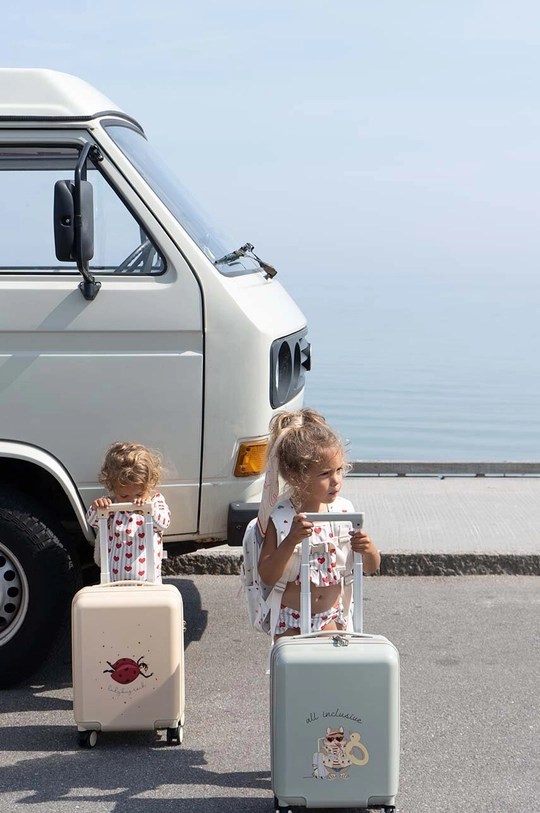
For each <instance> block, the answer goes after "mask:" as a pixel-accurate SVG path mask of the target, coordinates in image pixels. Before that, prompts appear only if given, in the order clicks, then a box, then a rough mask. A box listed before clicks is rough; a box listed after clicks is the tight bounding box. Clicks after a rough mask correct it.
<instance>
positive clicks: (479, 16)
mask: <svg viewBox="0 0 540 813" xmlns="http://www.w3.org/2000/svg"><path fill="white" fill-rule="evenodd" d="M0 42H1V46H2V47H1V53H2V57H1V63H2V66H4V67H44V68H51V69H55V70H60V71H64V72H67V73H72V74H75V75H77V76H79V77H81V78H83V79H85V80H86V81H88V82H90V83H91V84H93V85H94V86H96V87H97V88H98V89H99V90H100V91H101V92H103V93H104V94H105V95H107V96H109V97H110V98H111V99H112V100H113V101H114V102H116V103H117V104H118V105H120V106H121V107H122V108H123V109H124V110H125V111H126V112H127V113H129V114H130V115H132V116H134V117H135V118H136V119H137V120H138V121H139V122H140V123H141V124H142V126H143V127H144V129H145V132H146V134H147V136H148V138H149V140H150V141H151V142H152V143H153V145H154V146H155V147H156V148H157V149H158V150H159V152H161V154H162V155H163V157H164V158H165V160H166V162H167V163H168V164H169V166H170V167H171V168H172V169H173V170H174V171H175V172H176V174H178V176H179V177H180V179H181V180H182V181H183V183H184V184H185V186H187V187H188V189H190V191H191V192H192V193H193V195H194V196H195V197H196V198H197V199H198V200H199V201H200V202H201V203H202V205H203V207H204V208H205V209H206V210H207V212H208V213H209V214H210V216H211V218H212V220H213V221H214V222H215V223H216V225H219V226H221V227H223V228H224V229H225V230H226V231H227V232H229V233H230V234H231V235H233V237H234V238H235V242H237V243H238V245H240V244H242V243H244V242H246V241H250V242H251V243H253V244H254V245H255V248H256V251H257V253H258V254H259V256H261V257H262V258H263V259H265V260H267V261H268V262H270V263H272V264H273V265H275V266H276V267H277V268H278V270H280V271H283V273H284V278H282V281H283V282H284V284H285V285H286V276H287V274H295V275H296V274H309V272H310V271H314V270H316V271H326V270H327V271H328V272H329V273H331V271H332V268H340V269H350V270H351V271H355V270H358V269H361V270H363V271H369V272H371V271H373V272H381V271H392V272H395V271H404V272H407V271H411V270H420V271H428V272H432V273H439V272H449V273H455V274H459V273H470V272H473V271H476V270H480V271H483V272H489V273H507V272H508V271H509V270H510V271H511V270H512V269H513V268H519V269H520V271H530V272H531V273H534V272H535V271H536V267H537V262H538V256H539V253H540V252H539V249H540V229H539V227H538V211H539V209H540V207H539V203H540V191H539V190H540V162H539V156H540V106H539V104H538V101H539V93H540V91H539V81H538V77H539V75H540V4H538V2H537V0H512V2H510V0H507V1H506V2H502V0H452V2H451V3H450V2H446V3H443V2H435V1H434V0H412V1H411V2H408V3H405V2H403V0H326V2H320V0H274V2H272V3H270V2H268V1H267V0H227V2H226V1H225V0H197V2H195V1H194V0H193V2H191V3H186V2H182V0H179V2H175V3H172V2H170V0H169V1H168V2H165V0H153V2H152V3H148V2H147V0H129V1H128V0H115V2H111V1H110V0H108V1H107V2H105V0H92V1H91V2H90V0H80V2H79V3H78V4H77V5H75V4H71V5H69V4H66V3H59V2H58V0H56V2H55V0H51V2H49V3H47V4H44V3H42V2H41V0H26V2H25V3H22V4H19V5H15V4H11V3H10V4H7V8H5V9H3V10H2V26H1V30H0Z"/></svg>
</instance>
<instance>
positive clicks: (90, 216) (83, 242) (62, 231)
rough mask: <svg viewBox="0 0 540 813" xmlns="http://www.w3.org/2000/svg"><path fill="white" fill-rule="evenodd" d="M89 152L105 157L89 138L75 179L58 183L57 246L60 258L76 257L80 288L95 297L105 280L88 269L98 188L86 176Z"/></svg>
mask: <svg viewBox="0 0 540 813" xmlns="http://www.w3.org/2000/svg"><path fill="white" fill-rule="evenodd" d="M88 156H90V157H91V159H92V160H93V161H94V160H95V161H102V160H103V156H102V155H101V153H100V152H99V150H98V149H97V148H96V147H93V146H92V144H90V142H89V141H87V142H86V143H85V144H84V146H83V148H82V149H81V154H80V155H79V160H78V161H77V165H76V167H75V178H74V180H73V181H57V182H56V183H55V185H54V210H53V211H54V214H53V221H54V247H55V251H56V257H57V259H58V260H60V262H69V261H70V260H75V261H76V263H77V268H78V269H79V273H80V274H81V276H82V282H80V283H79V289H80V291H81V293H82V295H83V296H84V298H85V299H87V300H89V301H91V300H92V299H95V298H96V296H97V295H98V292H99V289H100V288H101V282H98V280H96V279H95V277H94V276H93V274H91V273H90V271H89V269H88V263H89V262H90V260H91V259H92V257H93V256H94V190H93V188H92V184H91V183H90V182H89V181H87V180H86V169H87V168H86V161H87V159H88Z"/></svg>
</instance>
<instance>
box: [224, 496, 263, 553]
mask: <svg viewBox="0 0 540 813" xmlns="http://www.w3.org/2000/svg"><path fill="white" fill-rule="evenodd" d="M258 510H259V503H258V502H232V503H230V505H229V514H228V517H227V544H228V545H229V546H230V547H237V546H239V545H241V544H242V540H243V538H244V532H245V530H246V525H247V524H248V522H249V521H250V520H252V519H253V518H254V517H256V516H257V511H258Z"/></svg>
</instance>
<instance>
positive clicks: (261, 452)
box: [234, 440, 268, 477]
mask: <svg viewBox="0 0 540 813" xmlns="http://www.w3.org/2000/svg"><path fill="white" fill-rule="evenodd" d="M267 447H268V441H267V440H255V441H253V442H252V443H241V444H240V448H239V449H238V454H237V456H236V466H235V468H234V476H235V477H255V476H256V475H257V474H261V473H262V472H263V471H264V464H265V461H266V449H267Z"/></svg>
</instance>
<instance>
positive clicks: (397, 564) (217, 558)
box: [163, 550, 540, 576]
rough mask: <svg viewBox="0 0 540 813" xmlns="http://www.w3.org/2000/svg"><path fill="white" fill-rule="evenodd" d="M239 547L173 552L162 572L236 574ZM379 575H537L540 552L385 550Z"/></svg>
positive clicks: (165, 573) (168, 574)
mask: <svg viewBox="0 0 540 813" xmlns="http://www.w3.org/2000/svg"><path fill="white" fill-rule="evenodd" d="M241 559H242V554H241V552H240V550H231V552H229V551H223V550H220V551H212V550H208V551H204V552H199V553H187V554H185V555H183V556H172V557H170V558H169V559H166V560H165V561H164V562H163V575H164V576H180V575H185V576H193V575H201V574H207V575H214V576H237V575H238V574H239V573H240V562H241ZM380 574H381V576H486V575H498V576H502V575H510V576H540V555H538V556H536V555H528V554H497V553H494V554H484V553H479V554H473V553H387V554H383V555H382V560H381V570H380Z"/></svg>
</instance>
